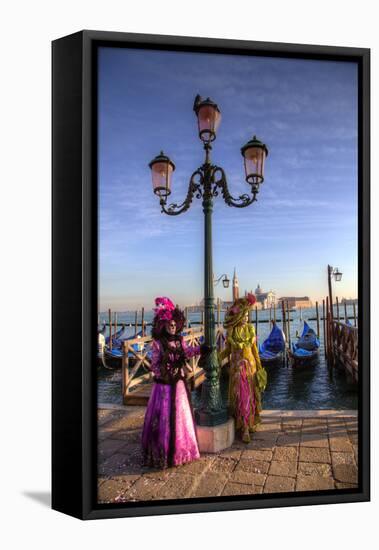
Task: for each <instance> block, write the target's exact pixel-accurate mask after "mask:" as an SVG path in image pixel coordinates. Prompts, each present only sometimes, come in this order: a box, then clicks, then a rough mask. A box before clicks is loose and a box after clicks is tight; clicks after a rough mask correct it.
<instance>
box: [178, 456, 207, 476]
mask: <svg viewBox="0 0 379 550" xmlns="http://www.w3.org/2000/svg"><path fill="white" fill-rule="evenodd" d="M215 458H216V455H212V456H211V457H209V456H201V457H200V458H199V459H198V460H194V461H193V462H188V463H187V464H183V465H182V466H178V467H177V468H178V471H179V472H180V473H182V474H191V475H199V474H202V473H204V472H205V471H206V470H208V468H209V467H210V465H211V464H212V462H213V461H214V460H215Z"/></svg>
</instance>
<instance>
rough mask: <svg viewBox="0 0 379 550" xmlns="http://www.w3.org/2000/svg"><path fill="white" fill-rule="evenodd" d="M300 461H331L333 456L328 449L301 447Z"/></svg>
mask: <svg viewBox="0 0 379 550" xmlns="http://www.w3.org/2000/svg"><path fill="white" fill-rule="evenodd" d="M299 460H300V462H322V463H328V464H330V463H331V456H330V452H329V450H328V449H317V448H312V447H300V458H299Z"/></svg>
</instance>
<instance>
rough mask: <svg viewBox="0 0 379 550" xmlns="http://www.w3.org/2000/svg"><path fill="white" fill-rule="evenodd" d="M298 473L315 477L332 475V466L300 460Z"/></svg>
mask: <svg viewBox="0 0 379 550" xmlns="http://www.w3.org/2000/svg"><path fill="white" fill-rule="evenodd" d="M297 471H298V474H299V475H302V476H313V477H320V476H322V477H331V476H332V467H331V466H330V464H319V463H315V462H299V465H298V470H297Z"/></svg>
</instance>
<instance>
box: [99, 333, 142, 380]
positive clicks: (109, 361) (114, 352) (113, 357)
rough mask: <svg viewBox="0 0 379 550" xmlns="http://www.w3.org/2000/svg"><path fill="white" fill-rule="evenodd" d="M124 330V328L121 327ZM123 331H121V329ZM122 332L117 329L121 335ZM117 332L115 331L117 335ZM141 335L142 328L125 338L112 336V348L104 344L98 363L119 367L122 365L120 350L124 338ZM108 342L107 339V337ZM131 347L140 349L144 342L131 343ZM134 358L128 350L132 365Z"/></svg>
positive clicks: (130, 338) (131, 338) (110, 367)
mask: <svg viewBox="0 0 379 550" xmlns="http://www.w3.org/2000/svg"><path fill="white" fill-rule="evenodd" d="M123 330H124V329H123ZM122 332H123V331H122ZM122 332H121V331H119V333H120V335H122ZM117 334H118V333H116V336H117ZM141 336H142V330H140V331H139V332H137V334H133V335H132V336H128V337H127V338H114V339H113V338H112V349H109V346H105V347H104V350H103V356H102V358H100V362H99V363H100V364H101V366H103V367H105V368H107V369H111V370H116V369H121V367H122V357H123V351H122V344H123V342H124V341H125V340H133V339H134V338H139V337H141ZM108 342H109V339H108ZM132 347H133V349H134V350H135V351H142V349H143V348H144V343H143V342H141V343H140V344H139V343H137V342H136V343H134V344H133V345H132ZM134 359H135V355H134V354H133V353H132V352H129V364H130V365H132V364H133V362H134Z"/></svg>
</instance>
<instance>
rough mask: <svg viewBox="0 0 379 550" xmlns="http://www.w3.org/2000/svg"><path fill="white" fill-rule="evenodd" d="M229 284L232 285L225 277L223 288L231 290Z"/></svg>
mask: <svg viewBox="0 0 379 550" xmlns="http://www.w3.org/2000/svg"><path fill="white" fill-rule="evenodd" d="M229 283H230V281H229V279H228V277H227V276H226V275H225V277H224V278H223V280H222V285H223V287H224V288H229Z"/></svg>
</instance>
